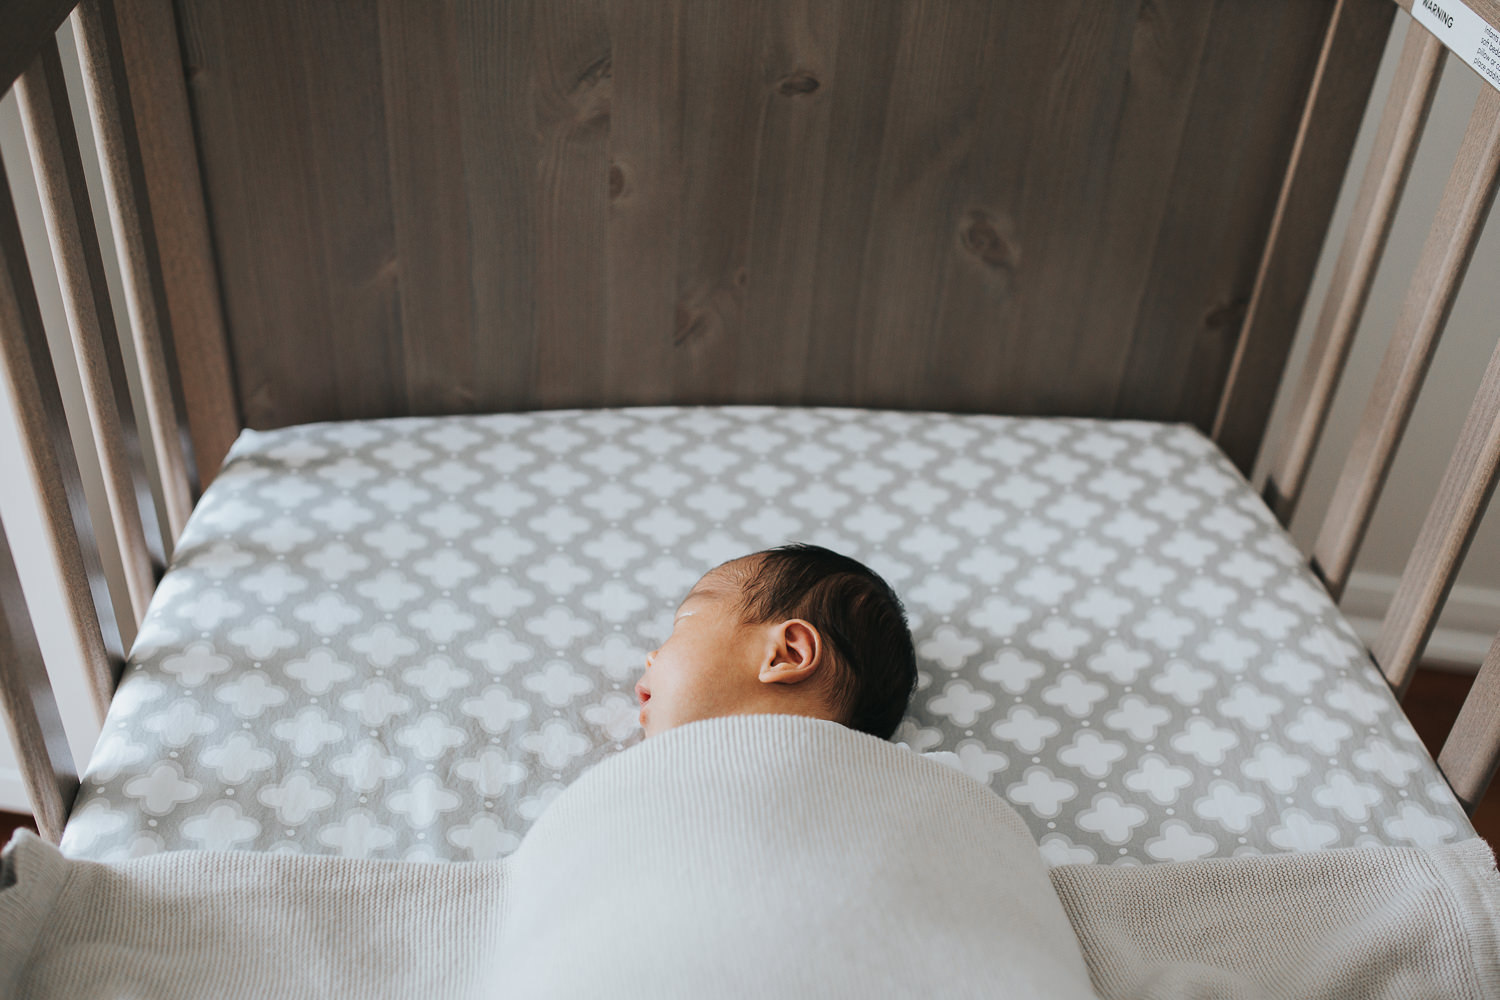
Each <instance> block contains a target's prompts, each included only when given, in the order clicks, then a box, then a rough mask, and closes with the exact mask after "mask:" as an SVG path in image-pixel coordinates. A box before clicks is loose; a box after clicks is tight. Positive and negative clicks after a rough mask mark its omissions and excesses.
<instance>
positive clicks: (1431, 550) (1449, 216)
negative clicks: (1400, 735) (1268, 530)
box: [1263, 0, 1500, 812]
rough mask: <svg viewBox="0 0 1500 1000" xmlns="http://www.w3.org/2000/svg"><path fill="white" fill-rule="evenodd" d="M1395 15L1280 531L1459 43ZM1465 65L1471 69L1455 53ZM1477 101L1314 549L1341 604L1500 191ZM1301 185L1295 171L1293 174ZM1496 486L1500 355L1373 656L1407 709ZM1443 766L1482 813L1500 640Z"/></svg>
mask: <svg viewBox="0 0 1500 1000" xmlns="http://www.w3.org/2000/svg"><path fill="white" fill-rule="evenodd" d="M1394 2H1395V3H1396V5H1398V6H1400V7H1402V8H1404V9H1405V10H1406V11H1407V12H1408V13H1411V14H1413V16H1414V21H1413V23H1411V24H1410V25H1409V28H1408V31H1407V35H1406V41H1405V45H1404V48H1403V50H1402V52H1401V57H1400V61H1399V63H1398V65H1397V69H1396V73H1395V79H1394V82H1393V84H1392V87H1391V91H1390V94H1389V96H1388V98H1387V100H1386V103H1385V106H1384V109H1383V111H1382V117H1381V119H1380V124H1379V129H1378V131H1377V134H1376V137H1375V142H1374V149H1373V152H1372V153H1371V155H1370V158H1369V161H1368V162H1367V164H1366V166H1365V172H1364V176H1363V179H1362V181H1361V184H1360V188H1359V191H1358V196H1357V198H1356V201H1355V204H1354V208H1353V213H1352V221H1351V222H1350V224H1349V227H1348V229H1347V230H1346V232H1345V235H1344V242H1343V244H1342V247H1341V249H1340V253H1339V257H1338V260H1337V263H1336V265H1335V267H1334V271H1333V274H1332V278H1331V281H1330V285H1329V290H1328V293H1327V295H1326V298H1325V300H1324V302H1323V304H1322V308H1321V312H1320V314H1319V318H1318V321H1317V325H1316V327H1315V328H1314V336H1313V341H1312V344H1311V347H1310V350H1309V357H1308V360H1307V362H1306V364H1305V366H1304V368H1303V370H1302V372H1301V375H1300V379H1299V382H1298V384H1297V387H1296V391H1295V393H1294V395H1293V397H1292V406H1291V412H1290V416H1289V419H1288V421H1287V423H1286V429H1285V431H1284V432H1283V435H1282V438H1281V440H1280V442H1279V450H1278V451H1277V452H1276V453H1275V457H1274V459H1273V462H1272V464H1271V467H1270V473H1269V475H1268V477H1267V480H1266V484H1265V488H1264V491H1263V496H1264V499H1265V500H1266V503H1267V504H1268V505H1269V506H1270V507H1271V509H1272V511H1273V512H1274V513H1275V514H1276V515H1277V517H1278V518H1280V519H1281V521H1282V523H1283V524H1286V523H1289V522H1290V520H1291V516H1292V513H1293V512H1294V510H1295V509H1296V506H1297V502H1298V500H1299V499H1300V496H1301V491H1302V487H1303V484H1304V483H1305V480H1306V474H1307V470H1308V467H1309V465H1310V464H1311V460H1312V454H1313V451H1314V449H1315V448H1316V446H1317V443H1318V439H1319V436H1320V435H1321V433H1322V430H1323V426H1324V423H1325V421H1326V418H1327V416H1328V412H1329V410H1330V407H1331V403H1332V398H1333V393H1334V391H1335V389H1336V388H1337V385H1338V382H1339V379H1340V377H1341V375H1342V373H1343V369H1344V364H1345V360H1346V359H1347V357H1348V353H1349V346H1350V343H1351V341H1352V337H1353V333H1354V330H1355V329H1356V328H1357V327H1358V325H1359V321H1360V318H1361V314H1362V312H1363V310H1364V306H1365V302H1366V300H1367V296H1368V294H1369V290H1370V285H1371V283H1372V281H1373V279H1374V274H1375V270H1376V267H1377V265H1378V264H1379V260H1380V256H1381V254H1382V252H1383V250H1384V247H1385V242H1386V237H1387V235H1388V234H1389V232H1390V228H1391V223H1392V219H1393V217H1394V214H1395V209H1396V204H1397V202H1398V201H1399V199H1400V196H1401V192H1402V188H1403V187H1404V185H1405V183H1406V178H1407V176H1408V173H1409V171H1410V168H1411V163H1412V159H1413V156H1414V154H1415V151H1416V144H1417V142H1418V140H1419V139H1420V136H1421V132H1422V128H1423V125H1424V124H1425V122H1426V119H1427V115H1428V112H1429V110H1430V108H1431V106H1432V101H1433V97H1434V95H1435V93H1436V89H1437V84H1438V81H1439V79H1440V77H1441V73H1442V69H1443V64H1444V62H1445V61H1446V59H1447V58H1448V52H1449V47H1450V45H1454V44H1460V43H1461V42H1463V39H1462V38H1461V36H1459V35H1449V34H1447V33H1446V31H1445V29H1444V26H1442V25H1439V24H1437V23H1436V22H1433V23H1432V25H1431V30H1429V28H1428V26H1427V25H1424V23H1423V18H1425V17H1426V16H1427V15H1426V14H1421V13H1420V12H1417V11H1414V9H1413V2H1412V0H1394ZM1469 13H1470V14H1471V16H1477V17H1479V18H1481V19H1482V20H1483V21H1485V22H1486V23H1487V24H1488V25H1489V26H1490V27H1492V28H1495V29H1496V30H1500V3H1496V2H1495V0H1470V3H1469ZM1453 51H1454V52H1457V53H1458V54H1459V55H1460V56H1464V55H1465V53H1464V52H1462V51H1460V49H1458V48H1454V49H1453ZM1468 57H1472V53H1470V54H1468ZM1480 75H1481V77H1482V78H1484V77H1485V74H1483V73H1481V74H1480ZM1480 89H1481V92H1480V95H1479V99H1478V101H1477V102H1476V104H1475V107H1474V109H1473V111H1472V113H1471V115H1470V118H1469V123H1468V127H1467V130H1466V132H1465V135H1464V138H1463V142H1462V145H1461V146H1460V149H1459V151H1458V154H1457V156H1456V157H1455V160H1454V163H1453V166H1452V168H1451V171H1450V173H1449V177H1448V181H1447V183H1446V185H1445V187H1444V189H1443V194H1442V198H1441V202H1440V204H1439V207H1438V211H1437V215H1436V217H1435V218H1434V220H1433V222H1432V224H1431V227H1430V229H1429V232H1428V236H1427V240H1426V242H1425V244H1424V246H1423V248H1422V252H1421V255H1420V258H1419V260H1418V264H1417V267H1416V270H1415V271H1414V273H1413V274H1412V276H1411V279H1410V283H1409V285H1408V288H1407V293H1406V296H1405V299H1404V301H1403V304H1402V306H1401V308H1400V310H1399V312H1398V314H1397V318H1396V323H1395V329H1394V332H1393V334H1392V336H1391V340H1390V343H1389V345H1388V347H1387V349H1386V352H1385V356H1384V358H1383V359H1382V361H1381V364H1380V369H1379V372H1378V374H1377V376H1376V380H1375V385H1374V388H1373V390H1372V391H1371V393H1370V396H1369V399H1368V401H1367V403H1366V406H1365V410H1364V413H1363V415H1362V417H1361V420H1360V424H1359V428H1358V431H1357V433H1356V436H1355V440H1354V443H1353V445H1352V447H1351V449H1350V451H1349V454H1348V455H1347V456H1346V459H1345V462H1344V465H1343V469H1342V472H1341V473H1340V476H1339V479H1338V484H1337V486H1336V488H1335V491H1334V495H1333V498H1332V500H1331V501H1330V503H1329V505H1328V508H1327V510H1326V511H1325V513H1324V515H1323V520H1322V523H1321V526H1320V528H1319V531H1318V534H1317V538H1316V541H1315V543H1314V546H1313V552H1312V556H1311V560H1310V563H1311V567H1312V569H1313V571H1314V572H1315V573H1316V574H1317V575H1318V576H1319V577H1320V578H1321V579H1322V580H1323V582H1324V584H1325V585H1326V587H1327V588H1328V591H1329V593H1330V594H1331V595H1332V596H1333V598H1334V599H1335V600H1337V599H1338V598H1339V597H1340V596H1341V594H1342V592H1343V589H1344V587H1345V585H1346V583H1347V581H1348V578H1349V573H1350V571H1351V569H1352V567H1353V565H1354V559H1355V556H1356V555H1357V554H1358V551H1359V548H1360V545H1361V543H1362V542H1363V540H1364V537H1365V532H1366V530H1367V529H1368V527H1369V524H1370V519H1371V516H1372V514H1373V513H1374V508H1375V504H1376V502H1377V501H1378V499H1379V497H1380V493H1381V490H1382V488H1383V487H1384V485H1385V482H1386V479H1387V477H1388V475H1389V472H1390V468H1391V464H1392V461H1393V459H1394V457H1395V451H1396V448H1397V446H1398V445H1399V444H1400V442H1401V438H1402V435H1403V433H1404V432H1405V429H1406V425H1407V422H1408V420H1409V418H1410V416H1411V413H1412V409H1413V407H1414V406H1415V403H1416V398H1417V394H1418V392H1419V391H1420V389H1421V386H1422V382H1423V380H1424V378H1425V376H1426V373H1427V369H1428V366H1429V363H1430V362H1431V360H1432V357H1433V354H1434V352H1435V350H1436V347H1437V343H1438V339H1439V337H1440V336H1441V334H1442V331H1443V328H1444V326H1445V325H1446V323H1447V319H1448V315H1449V312H1450V311H1451V309H1452V306H1453V302H1454V299H1455V297H1456V295H1457V292H1458V289H1459V287H1460V285H1461V284H1462V282H1463V280H1464V276H1465V272H1466V271H1467V268H1468V265H1469V261H1470V260H1471V258H1472V256H1473V253H1474V249H1475V246H1476V245H1477V243H1478V241H1479V237H1480V234H1481V232H1482V230H1483V226H1484V222H1485V219H1486V218H1487V216H1488V215H1489V212H1490V208H1491V206H1492V204H1493V202H1494V198H1495V194H1496V190H1497V188H1500V81H1496V80H1493V79H1485V82H1484V83H1482V84H1481V88H1480ZM1295 170H1296V166H1295V164H1294V165H1293V166H1292V168H1291V171H1293V172H1294V171H1295ZM1288 183H1289V184H1290V180H1289V181H1288ZM1497 476H1500V347H1497V349H1496V351H1495V354H1494V356H1493V357H1492V359H1491V362H1490V365H1489V367H1488V370H1487V371H1486V373H1485V375H1484V381H1483V385H1482V386H1481V388H1480V390H1479V392H1478V394H1477V396H1476V398H1475V401H1474V403H1473V406H1472V408H1471V409H1470V412H1469V416H1468V419H1467V421H1466V422H1465V425H1464V428H1463V430H1462V432H1461V433H1460V435H1459V440H1458V443H1457V445H1456V447H1455V449H1454V451H1453V453H1452V455H1451V457H1450V460H1449V464H1448V468H1447V471H1446V472H1445V474H1444V476H1443V479H1442V481H1441V483H1440V485H1439V488H1438V492H1437V496H1436V498H1435V499H1434V500H1433V502H1432V505H1431V507H1430V508H1429V510H1428V512H1427V516H1426V519H1425V521H1424V523H1423V526H1422V529H1421V533H1420V535H1419V537H1418V539H1417V542H1416V544H1415V545H1414V546H1413V549H1412V552H1411V554H1410V555H1409V557H1408V560H1407V564H1406V567H1405V569H1404V570H1403V572H1402V575H1401V581H1400V583H1399V585H1398V587H1397V591H1396V594H1395V596H1394V598H1393V599H1392V601H1391V604H1390V606H1389V608H1388V609H1387V612H1386V614H1385V617H1384V619H1383V621H1382V623H1381V627H1380V632H1379V635H1378V637H1377V638H1376V640H1375V642H1374V644H1373V646H1372V647H1371V656H1372V658H1373V659H1374V661H1375V663H1376V665H1377V666H1378V667H1379V668H1380V670H1381V671H1382V673H1383V674H1384V675H1385V677H1386V679H1387V681H1388V682H1389V683H1390V685H1391V687H1392V688H1393V689H1394V690H1395V691H1396V693H1397V694H1398V696H1399V695H1402V694H1404V693H1405V690H1406V687H1407V685H1408V684H1409V683H1410V680H1411V676H1412V674H1413V672H1414V670H1415V666H1416V664H1417V662H1418V660H1419V658H1420V656H1421V654H1422V651H1423V649H1424V647H1425V646H1426V644H1427V641H1428V639H1429V638H1430V636H1431V634H1432V630H1433V628H1434V626H1435V624H1436V621H1437V616H1438V613H1439V611H1441V609H1442V606H1443V603H1444V602H1445V601H1446V599H1447V596H1448V593H1449V591H1450V590H1451V588H1452V585H1453V582H1454V580H1455V578H1456V577H1457V574H1458V569H1459V566H1460V564H1461V563H1462V560H1463V557H1464V555H1465V553H1466V552H1467V550H1468V547H1469V543H1470V542H1471V541H1472V539H1473V537H1474V532H1475V530H1476V529H1477V527H1478V524H1479V519H1480V517H1481V516H1482V515H1483V513H1484V509H1485V507H1486V506H1487V504H1488V502H1489V499H1490V496H1491V494H1492V493H1493V491H1494V487H1495V483H1496V479H1497ZM1438 764H1439V766H1440V768H1441V769H1442V771H1443V773H1444V775H1445V776H1446V777H1447V779H1448V781H1449V783H1450V785H1451V786H1452V787H1453V789H1454V791H1455V792H1456V793H1457V794H1458V796H1459V798H1460V800H1461V801H1462V802H1463V803H1464V805H1465V807H1466V808H1467V809H1468V810H1469V811H1470V812H1472V811H1473V809H1474V807H1475V806H1476V805H1477V804H1478V802H1479V800H1480V798H1481V797H1482V795H1483V794H1484V791H1485V789H1486V786H1487V785H1488V784H1489V781H1490V779H1491V777H1492V775H1493V774H1494V772H1495V770H1496V766H1497V764H1500V639H1497V641H1496V645H1495V646H1494V647H1493V648H1492V649H1491V650H1490V653H1489V656H1488V657H1487V659H1486V661H1485V664H1484V666H1483V667H1482V668H1481V671H1480V675H1479V677H1478V679H1477V680H1476V682H1475V684H1474V686H1473V688H1472V689H1471V690H1470V694H1469V696H1468V699H1467V700H1466V701H1465V703H1464V706H1463V710H1462V713H1461V715H1460V717H1459V721H1458V722H1457V723H1456V724H1455V726H1454V728H1453V730H1452V732H1451V733H1450V735H1449V738H1448V741H1447V743H1446V744H1445V745H1444V747H1443V749H1442V751H1441V753H1440V756H1439V759H1438Z"/></svg>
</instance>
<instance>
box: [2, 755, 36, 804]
mask: <svg viewBox="0 0 1500 1000" xmlns="http://www.w3.org/2000/svg"><path fill="white" fill-rule="evenodd" d="M0 812H8V813H21V814H22V815H25V816H30V815H31V802H30V800H29V799H27V798H26V785H25V783H24V782H22V780H21V772H20V771H18V770H17V769H16V768H14V767H0Z"/></svg>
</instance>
